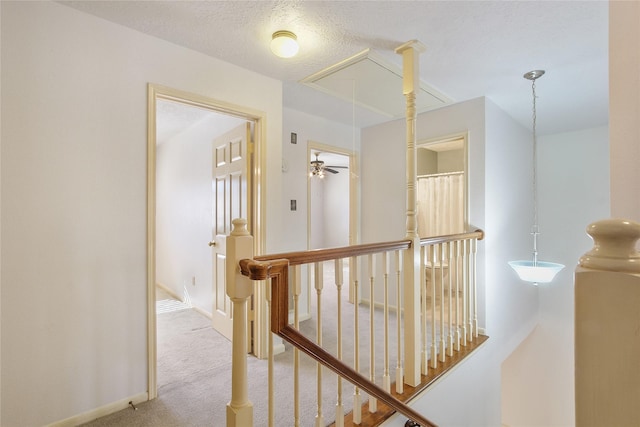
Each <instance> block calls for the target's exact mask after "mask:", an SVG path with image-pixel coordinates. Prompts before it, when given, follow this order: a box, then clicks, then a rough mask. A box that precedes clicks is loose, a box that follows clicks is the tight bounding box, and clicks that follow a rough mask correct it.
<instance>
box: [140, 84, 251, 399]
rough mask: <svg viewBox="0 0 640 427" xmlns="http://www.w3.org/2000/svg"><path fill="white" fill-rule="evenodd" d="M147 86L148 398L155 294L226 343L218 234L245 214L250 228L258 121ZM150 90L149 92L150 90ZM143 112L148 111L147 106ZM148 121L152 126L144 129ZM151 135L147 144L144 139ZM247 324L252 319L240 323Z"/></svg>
mask: <svg viewBox="0 0 640 427" xmlns="http://www.w3.org/2000/svg"><path fill="white" fill-rule="evenodd" d="M151 89H153V88H150V105H151V101H153V107H154V108H153V110H152V112H153V117H150V120H149V121H150V125H149V127H150V132H149V134H150V138H149V139H150V141H149V152H150V154H149V166H150V167H149V195H150V196H149V206H150V209H149V211H150V215H149V219H148V224H149V233H148V234H149V236H150V238H149V242H148V244H149V253H150V254H151V255H152V256H151V255H150V259H149V267H148V274H149V283H148V288H149V292H148V294H149V306H148V311H149V313H150V315H149V324H150V326H149V343H148V345H149V367H150V369H149V394H150V396H149V397H150V398H154V397H156V393H157V389H158V385H159V383H158V382H159V381H161V380H162V379H161V378H159V377H158V371H157V366H158V360H160V359H161V358H162V357H165V355H163V354H161V353H160V352H159V351H158V350H157V349H158V348H159V347H157V337H158V335H160V333H161V332H162V331H160V330H157V331H156V327H157V325H158V327H159V325H161V324H162V322H156V316H157V315H160V311H161V310H164V308H160V309H158V312H157V311H156V292H158V293H161V294H163V295H169V296H170V297H172V298H173V299H174V300H176V301H177V303H176V304H173V306H175V307H176V308H185V307H188V308H191V309H194V310H196V311H198V312H199V313H201V314H202V315H204V316H206V317H207V318H208V319H209V322H210V323H211V324H212V326H213V328H214V329H215V330H216V331H217V332H219V333H220V334H222V335H223V336H225V337H227V338H228V339H229V340H231V331H232V327H231V324H232V323H231V322H232V316H233V313H232V310H231V302H230V300H229V298H228V296H227V294H226V288H225V271H224V265H225V262H224V261H225V249H226V245H225V242H226V241H225V236H226V235H227V234H228V233H229V232H230V231H231V221H232V219H235V218H245V219H247V222H248V228H249V231H250V232H252V233H254V230H253V228H255V227H254V222H253V217H254V215H255V213H256V209H257V208H258V206H256V204H255V202H254V193H253V191H252V188H253V174H252V171H253V170H254V167H253V162H254V159H253V157H252V156H251V155H249V153H252V152H255V151H254V150H252V149H251V148H250V144H252V143H254V140H255V135H254V133H255V129H256V128H257V123H259V118H256V117H253V116H251V115H250V114H246V113H243V112H242V111H240V110H234V109H232V108H229V107H228V106H223V107H221V106H220V105H219V104H217V103H216V102H215V101H212V100H208V99H204V98H201V97H197V96H194V95H190V94H183V93H176V92H174V91H171V90H169V89H166V88H161V89H160V90H158V91H154V90H151ZM154 92H155V93H154ZM150 116H151V109H150ZM152 126H153V131H151V127H152ZM151 135H153V141H151ZM248 325H249V327H250V328H251V327H252V324H251V323H250V322H249V323H248Z"/></svg>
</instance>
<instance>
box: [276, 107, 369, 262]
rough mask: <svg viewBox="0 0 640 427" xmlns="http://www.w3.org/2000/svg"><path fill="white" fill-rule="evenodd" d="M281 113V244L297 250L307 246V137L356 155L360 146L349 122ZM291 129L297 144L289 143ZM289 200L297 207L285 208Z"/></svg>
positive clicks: (358, 133)
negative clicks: (283, 234) (283, 233)
mask: <svg viewBox="0 0 640 427" xmlns="http://www.w3.org/2000/svg"><path fill="white" fill-rule="evenodd" d="M283 115H284V117H283V137H282V141H283V147H282V156H283V163H284V165H286V167H285V169H286V170H285V171H283V172H282V195H283V203H284V205H285V207H284V210H283V214H282V217H283V222H284V224H286V230H287V239H286V242H284V244H285V245H286V248H287V250H291V251H300V250H306V249H307V175H308V174H309V158H308V153H307V146H308V143H309V141H313V142H316V143H320V144H324V145H330V146H334V147H336V148H339V149H344V150H350V151H355V152H356V155H357V154H358V152H359V150H360V131H359V130H358V129H356V130H354V128H353V127H352V126H347V125H344V124H341V123H336V122H332V121H329V120H326V119H323V118H320V117H316V116H312V115H309V114H307V113H303V112H300V111H295V110H292V109H289V108H285V109H284V111H283ZM291 132H295V133H296V134H297V135H298V143H297V144H291V143H290V134H291ZM290 200H297V205H298V209H297V211H295V212H292V211H291V210H290V209H289V203H290Z"/></svg>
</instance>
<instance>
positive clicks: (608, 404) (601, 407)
mask: <svg viewBox="0 0 640 427" xmlns="http://www.w3.org/2000/svg"><path fill="white" fill-rule="evenodd" d="M587 233H588V234H589V235H590V236H591V237H592V238H593V241H594V246H593V249H592V250H590V251H589V252H587V253H586V254H585V255H584V256H582V257H581V258H580V263H579V266H578V267H577V268H576V274H575V365H576V369H575V373H576V380H575V391H576V425H577V426H579V427H583V426H594V427H595V426H604V425H609V426H614V425H615V426H638V425H640V405H639V404H638V403H639V402H640V386H639V385H640V369H638V363H639V361H640V253H639V252H637V250H636V247H637V243H638V239H640V224H639V223H637V222H634V221H626V220H621V219H609V220H604V221H598V222H595V223H593V224H591V225H589V227H588V228H587Z"/></svg>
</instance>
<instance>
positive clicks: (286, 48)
mask: <svg viewBox="0 0 640 427" xmlns="http://www.w3.org/2000/svg"><path fill="white" fill-rule="evenodd" d="M271 52H273V54H274V55H276V56H279V57H280V58H291V57H292V56H295V55H296V54H297V53H298V38H297V37H296V35H295V34H293V33H292V32H291V31H286V30H282V31H276V32H275V33H273V36H271Z"/></svg>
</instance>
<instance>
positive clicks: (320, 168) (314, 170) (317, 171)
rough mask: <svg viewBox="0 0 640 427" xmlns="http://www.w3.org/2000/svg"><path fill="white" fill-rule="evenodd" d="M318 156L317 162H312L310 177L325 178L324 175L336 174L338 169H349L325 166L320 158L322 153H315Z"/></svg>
mask: <svg viewBox="0 0 640 427" xmlns="http://www.w3.org/2000/svg"><path fill="white" fill-rule="evenodd" d="M314 154H315V156H316V159H315V160H312V161H311V166H310V168H309V169H310V170H309V176H317V177H319V178H324V173H325V172H329V173H333V174H336V173H338V171H337V170H336V169H348V167H347V166H329V165H325V164H324V162H323V161H322V160H320V159H319V158H318V156H320V154H321V153H314Z"/></svg>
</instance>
